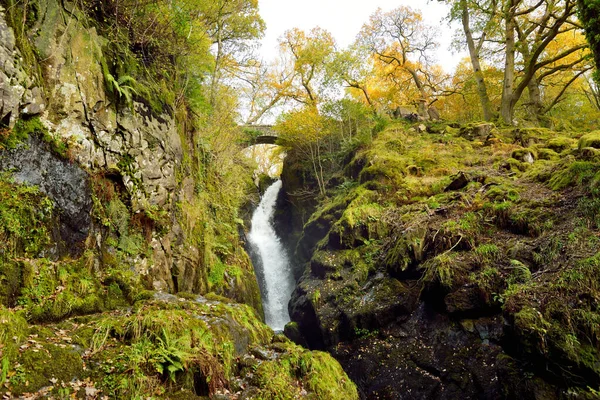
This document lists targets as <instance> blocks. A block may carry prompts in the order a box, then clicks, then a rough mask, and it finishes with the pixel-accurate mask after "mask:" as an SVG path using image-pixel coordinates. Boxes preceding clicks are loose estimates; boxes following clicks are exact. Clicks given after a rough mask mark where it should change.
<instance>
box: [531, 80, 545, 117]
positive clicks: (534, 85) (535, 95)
mask: <svg viewBox="0 0 600 400" xmlns="http://www.w3.org/2000/svg"><path fill="white" fill-rule="evenodd" d="M527 91H528V93H529V104H528V105H527V111H528V113H529V116H530V117H531V119H532V120H533V121H535V122H538V123H539V122H540V118H541V117H542V113H543V110H544V105H543V104H542V94H541V92H540V86H539V83H538V81H537V79H536V77H535V76H534V77H533V78H531V80H530V81H529V83H528V84H527Z"/></svg>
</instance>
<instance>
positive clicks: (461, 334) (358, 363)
mask: <svg viewBox="0 0 600 400" xmlns="http://www.w3.org/2000/svg"><path fill="white" fill-rule="evenodd" d="M486 323H487V324H488V325H494V326H499V327H500V328H501V322H500V321H497V320H487V321H486ZM487 329H488V331H489V330H490V328H489V327H488V328H487ZM332 352H333V354H334V356H335V357H336V358H337V359H338V360H339V361H340V363H341V364H342V366H343V367H344V369H345V370H346V371H347V373H348V375H349V376H350V378H351V379H353V380H354V381H355V382H356V383H357V385H358V387H359V389H360V391H361V395H362V397H363V398H366V399H411V400H412V399H500V398H505V397H504V395H503V389H504V388H503V386H504V385H505V384H507V383H509V382H513V381H515V379H517V377H514V378H512V379H511V378H507V381H504V382H499V381H498V377H497V374H498V368H497V366H496V361H497V359H498V357H499V356H501V355H502V349H501V347H500V346H499V345H498V344H495V343H494V342H493V341H490V340H489V339H484V340H482V339H481V335H480V334H479V332H478V331H477V330H474V331H473V332H467V331H465V330H464V329H463V328H462V327H461V326H460V325H458V324H456V323H454V322H452V321H451V320H450V319H448V317H446V316H444V315H442V314H437V313H435V312H434V311H432V310H430V309H428V308H427V306H426V305H425V304H421V306H420V307H419V308H418V309H417V310H416V311H415V312H414V313H413V314H412V315H411V316H410V318H409V319H408V320H407V321H406V322H403V323H396V324H391V325H390V326H388V327H387V328H385V329H383V330H382V331H381V332H380V334H379V335H378V337H377V338H365V339H361V340H357V341H354V342H352V343H343V344H340V345H339V346H337V347H336V348H335V349H332ZM509 367H510V368H514V366H513V365H510V366H507V367H506V368H507V369H508V368H509ZM506 375H509V372H507V373H506ZM509 379H511V380H510V381H509ZM515 385H518V383H517V382H515Z"/></svg>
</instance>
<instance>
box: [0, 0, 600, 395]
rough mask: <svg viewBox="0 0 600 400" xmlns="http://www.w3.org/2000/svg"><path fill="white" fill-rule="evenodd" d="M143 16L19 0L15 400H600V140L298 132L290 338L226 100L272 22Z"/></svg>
mask: <svg viewBox="0 0 600 400" xmlns="http://www.w3.org/2000/svg"><path fill="white" fill-rule="evenodd" d="M141 3H142V2H123V3H122V2H119V1H112V0H111V1H96V0H85V1H74V2H71V1H59V0H46V1H39V0H38V1H33V0H30V1H25V2H23V1H16V0H1V1H0V394H2V396H3V397H4V398H23V399H32V398H57V399H59V398H60V399H63V398H85V399H104V398H118V399H121V398H123V399H129V398H132V399H134V398H135V399H141V398H170V399H203V398H211V399H298V398H306V399H344V400H346V399H358V398H364V399H515V398H523V399H535V400H541V399H595V398H599V396H600V384H599V382H600V328H599V327H600V311H599V302H600V283H599V282H600V253H599V249H600V219H599V215H600V133H599V132H600V131H590V130H585V129H575V128H572V127H570V126H569V125H568V124H559V123H555V124H548V127H544V128H542V127H540V126H539V125H540V124H538V123H533V122H531V121H526V122H525V123H523V124H521V125H519V126H513V125H509V124H506V123H502V122H501V121H495V123H492V122H471V123H468V122H465V121H461V122H453V121H450V118H447V120H443V119H440V118H439V113H438V112H437V111H436V112H433V111H434V109H431V110H429V111H430V112H429V113H427V116H424V115H421V114H419V113H418V112H417V113H415V112H413V111H418V110H417V109H415V110H413V109H412V108H410V109H408V108H407V109H406V112H404V111H402V112H400V111H398V112H397V113H394V112H391V113H388V114H391V115H387V114H386V111H381V110H375V109H374V107H371V106H373V105H372V104H369V105H368V106H367V105H365V104H361V103H360V102H352V101H348V100H347V99H345V100H342V101H341V102H340V103H335V104H334V106H339V108H340V109H341V110H342V112H340V115H341V116H339V115H337V114H335V113H336V112H337V111H336V110H335V107H333V106H331V105H329V106H331V107H330V109H327V107H325V106H322V107H321V109H319V107H317V104H316V101H315V102H314V104H313V103H311V102H310V101H308V100H306V103H307V104H309V106H307V108H306V109H302V110H300V111H298V112H297V114H294V113H287V114H286V113H283V114H282V116H280V117H279V119H278V120H277V123H276V125H275V127H274V128H273V130H274V132H275V133H276V134H277V135H278V138H277V141H276V143H277V144H278V145H280V146H281V148H282V149H283V150H284V151H285V153H286V157H285V160H284V165H283V170H282V172H281V177H280V179H281V182H277V185H276V187H275V188H276V189H277V190H279V185H281V186H282V189H281V191H280V192H279V195H278V197H277V201H276V206H275V210H273V207H272V205H273V204H272V202H269V207H268V208H269V209H268V211H269V212H268V213H267V212H265V213H264V214H265V216H263V218H262V222H263V223H264V225H265V226H263V228H269V229H265V230H268V231H269V232H268V233H269V235H271V233H272V232H271V230H270V224H271V223H272V224H273V226H274V228H275V231H276V232H277V235H278V237H279V238H277V237H274V238H271V239H270V240H271V242H272V243H273V244H277V251H274V250H273V247H267V248H266V250H264V251H263V253H264V255H263V256H264V257H271V258H272V260H271V261H273V260H275V259H279V257H275V253H277V255H278V256H279V255H282V254H284V253H285V249H281V247H282V246H281V245H283V247H286V248H287V255H288V256H290V263H289V264H288V261H287V258H285V259H286V261H285V266H286V268H288V266H289V267H290V268H292V267H293V269H294V275H295V282H294V285H292V286H294V289H293V293H292V295H291V299H290V302H289V306H288V311H289V317H290V319H291V322H290V323H288V324H287V325H286V326H285V328H284V331H283V332H274V331H273V329H272V328H270V327H269V326H267V325H266V324H265V323H264V321H265V310H264V309H263V307H264V305H263V300H264V299H261V294H260V289H259V283H258V281H257V277H256V274H255V271H254V268H253V265H252V262H251V258H250V256H249V255H248V252H249V251H250V250H251V248H250V244H251V243H250V242H251V241H252V240H251V239H252V238H251V237H250V235H249V232H250V230H249V223H250V214H251V213H252V211H253V209H254V208H256V205H257V204H258V199H259V197H260V194H261V193H260V192H261V191H264V190H265V189H266V187H267V186H268V185H267V184H266V183H267V182H269V183H271V182H272V179H271V178H270V177H266V176H256V172H255V171H254V168H255V167H256V166H255V165H254V164H253V162H252V160H250V159H247V158H244V157H242V155H241V154H242V150H243V149H244V148H245V147H247V146H248V145H250V144H252V140H253V139H256V136H257V135H258V134H262V133H261V132H258V131H256V130H255V131H254V132H253V131H252V129H251V128H252V125H250V128H248V127H247V126H246V128H242V127H240V126H239V124H238V121H237V120H236V118H237V116H236V115H235V112H234V111H233V110H236V107H239V103H238V100H237V97H236V96H234V95H233V94H232V93H231V92H232V91H233V92H236V91H238V89H237V88H233V89H232V88H228V87H227V85H225V84H223V83H222V82H224V81H227V79H231V76H227V68H228V67H231V65H228V64H227V63H228V62H232V61H231V59H232V58H234V57H233V56H231V54H222V52H223V51H224V52H226V51H227V50H228V49H230V48H236V49H237V48H244V46H246V45H247V43H246V42H245V40H247V38H248V37H250V38H252V37H258V36H260V34H261V32H262V30H264V26H263V24H262V23H261V22H260V21H258V22H257V21H254V22H253V20H252V18H251V17H252V15H253V14H252V13H253V12H254V11H256V10H257V7H258V6H257V4H258V3H257V2H242V3H244V4H246V3H248V4H250V5H251V7H250V9H251V10H250V11H248V10H247V9H236V10H235V12H231V13H227V12H224V13H222V14H220V13H219V10H220V9H219V10H216V11H215V10H213V9H212V8H211V7H212V6H214V5H215V4H221V3H218V2H211V1H207V2H198V4H200V3H201V4H200V5H202V6H203V7H205V8H202V9H201V12H198V10H196V9H192V10H191V11H190V10H188V9H186V8H185V7H187V6H189V4H192V5H196V3H195V2H171V1H167V2H158V1H157V2H148V4H146V3H143V4H141ZM229 3H230V2H223V4H222V5H226V4H229ZM140 4H141V5H140ZM236 4H237V3H236ZM174 5H175V6H174ZM246 5H247V4H246ZM223 7H224V8H225V6H223ZM211 13H214V14H211ZM197 15H199V16H203V18H204V19H203V20H202V21H201V23H198V22H197V21H196V20H195V19H194V18H195V17H196V16H197ZM206 15H208V16H210V18H209V17H206ZM223 15H227V16H230V15H238V16H239V15H242V16H243V17H244V18H246V19H247V20H243V21H242V22H240V21H236V24H233V25H231V26H233V28H232V30H231V32H233V34H236V35H239V36H240V37H241V39H240V40H239V41H234V42H232V43H228V45H230V47H227V46H224V47H223V48H221V47H220V46H221V45H222V43H223V40H226V39H227V37H226V35H223V32H221V31H220V30H219V29H220V28H222V27H223V26H228V27H231V26H230V25H227V24H225V23H222V20H220V19H219V18H222V17H223ZM165 16H169V17H170V18H166V17H165ZM190 16H192V17H194V18H192V17H190ZM198 18H200V17H198ZM211 24H212V25H211ZM244 29H247V30H246V31H244ZM231 32H230V33H231ZM240 32H241V33H240ZM316 32H317V33H319V31H318V30H316ZM321 33H322V32H321ZM311 34H312V33H311ZM321 36H323V37H325V36H326V35H321ZM318 39H319V38H318V37H317V38H313V42H314V43H317V42H318ZM309 42H310V41H309ZM313 42H311V43H309V44H311V45H314V43H313ZM250 47H251V46H250ZM308 47H309V50H310V52H309V53H310V54H309V55H311V56H312V55H314V54H317V55H319V54H321V53H322V52H319V51H317V50H319V49H318V48H316V47H310V46H308ZM215 49H217V50H215ZM212 53H216V54H214V55H213V54H212ZM305 58H307V59H309V61H310V60H311V57H304V58H303V57H299V59H301V60H304V59H305ZM190 65H191V67H190ZM223 65H225V66H223ZM305 67H306V66H305V65H302V66H300V67H299V66H294V69H293V71H294V73H299V74H302V73H303V72H306V71H307V70H310V68H308V69H307V68H305ZM219 68H222V69H221V70H219ZM317 70H318V68H317V67H314V66H313V69H312V70H311V71H313V72H314V71H317ZM223 71H225V72H223ZM223 76H225V78H224V77H223ZM303 77H304V78H306V76H303ZM219 79H221V81H220V80H219ZM254 83H255V86H253V88H254V89H256V88H258V87H260V85H259V83H260V82H254ZM302 83H303V84H304V85H303V88H304V89H302V90H307V91H308V96H309V97H310V100H311V101H313V98H312V97H313V94H314V93H313V91H311V84H310V82H307V81H306V80H303V81H302ZM277 84H278V85H279V86H278V85H275V86H276V87H280V86H285V85H283V83H281V82H277ZM356 85H358V83H356V82H355V86H356ZM285 89H286V90H288V91H291V93H292V94H289V93H288V95H289V96H291V97H292V98H298V97H299V96H300V95H299V94H298V93H297V92H294V91H292V90H291V89H290V88H285ZM363 92H364V93H365V94H366V93H367V90H366V89H364V90H363ZM236 94H237V93H236ZM368 100H369V99H368ZM369 103H370V100H369ZM260 104H262V103H260V102H257V103H256V104H255V105H254V106H255V107H258V105H260ZM419 104H424V103H423V102H420V103H419ZM344 107H345V108H344ZM332 109H334V110H333V111H332ZM349 110H350V111H352V112H350V111H349ZM397 110H404V108H402V109H400V108H397ZM320 113H322V114H320ZM326 113H330V114H328V115H334V117H331V116H328V117H327V118H326V117H324V116H323V115H325V114H326ZM344 113H347V114H349V115H350V114H351V115H350V117H347V116H345V114H344ZM395 114H397V115H395ZM294 117H296V118H297V120H294ZM451 117H454V116H451ZM538 122H539V121H538ZM290 132H291V133H290ZM273 140H274V139H273ZM273 154H275V155H274V156H273V157H276V158H277V159H280V153H277V152H275V153H273ZM253 174H254V177H255V178H256V181H258V182H259V184H258V185H256V184H255V183H254V182H253V181H252V180H253V179H252V178H253ZM257 186H259V187H258V188H257ZM275 193H277V192H276V191H274V190H272V191H270V192H269V196H270V197H273V198H272V199H270V200H274V195H275ZM272 212H274V214H275V215H274V217H272V215H271V213H272ZM258 236H259V239H256V240H262V239H261V237H262V236H264V235H261V234H259V235H258ZM271 236H272V235H271ZM249 243H250V244H249ZM282 258H284V257H282ZM270 276H271V277H274V278H277V277H278V272H277V271H276V270H272V271H270ZM290 284H291V282H290ZM278 286H281V287H282V286H284V285H283V284H282V283H281V282H280V284H279V285H278V284H277V283H275V284H274V285H272V287H274V288H275V289H276V288H277V287H278ZM285 286H286V290H285V291H286V292H287V291H288V290H287V289H288V286H289V285H285ZM276 300H277V301H276V303H277V306H278V308H280V309H281V310H279V311H282V310H283V311H284V312H283V313H284V314H285V310H284V308H285V306H284V300H282V299H281V298H279V297H277V299H276ZM280 314H281V313H280ZM268 319H269V318H267V320H268ZM277 321H278V322H277V323H278V326H277V327H278V328H279V327H280V325H283V324H284V323H285V321H288V319H287V316H285V315H283V317H282V316H281V315H278V318H277Z"/></svg>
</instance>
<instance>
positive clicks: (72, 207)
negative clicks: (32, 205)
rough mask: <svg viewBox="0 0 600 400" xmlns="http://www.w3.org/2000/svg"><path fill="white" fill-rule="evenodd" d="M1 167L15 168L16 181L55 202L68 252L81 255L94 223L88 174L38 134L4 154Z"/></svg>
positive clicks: (1, 158)
mask: <svg viewBox="0 0 600 400" xmlns="http://www.w3.org/2000/svg"><path fill="white" fill-rule="evenodd" d="M0 169H2V170H4V171H6V170H10V171H12V176H13V178H14V179H15V181H16V182H18V183H24V184H27V185H32V186H37V187H38V188H39V189H40V191H41V192H42V193H44V194H46V195H47V196H48V197H49V198H50V199H51V200H53V201H54V204H55V206H56V208H57V209H58V211H59V214H60V236H61V239H62V240H63V241H64V242H65V244H66V249H67V250H68V251H69V252H71V253H74V254H78V253H79V252H80V251H81V250H82V247H83V246H82V242H83V241H84V240H85V239H86V238H87V236H88V233H89V231H90V224H91V216H90V211H91V209H92V197H91V192H90V188H89V184H88V181H87V179H88V175H87V173H86V172H85V171H83V170H82V169H81V168H80V167H79V166H78V165H76V164H73V163H70V162H69V161H67V160H64V159H62V158H60V157H58V156H56V155H55V154H54V153H52V151H50V149H49V146H48V144H47V143H45V142H43V141H42V140H41V138H39V137H38V136H31V137H30V138H29V141H28V143H27V145H22V146H20V147H18V148H17V149H14V150H11V151H7V152H3V153H1V154H0Z"/></svg>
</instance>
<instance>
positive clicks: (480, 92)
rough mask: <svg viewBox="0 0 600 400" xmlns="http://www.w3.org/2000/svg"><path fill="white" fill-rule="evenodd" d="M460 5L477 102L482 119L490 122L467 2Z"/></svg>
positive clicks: (488, 107) (487, 101)
mask: <svg viewBox="0 0 600 400" xmlns="http://www.w3.org/2000/svg"><path fill="white" fill-rule="evenodd" d="M460 4H461V8H462V25H463V30H464V32H465V37H466V39H467V47H468V48H469V55H470V57H471V65H472V66H473V75H474V76H475V82H477V94H478V95H479V101H480V103H481V109H482V111H483V119H484V120H486V121H490V120H492V118H494V112H493V111H492V103H491V101H490V98H489V96H488V93H487V87H486V84H485V78H484V76H483V71H482V70H481V63H480V62H479V51H478V50H477V46H475V40H474V39H473V33H472V32H471V27H470V23H469V9H468V8H467V1H466V0H461V2H460Z"/></svg>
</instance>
